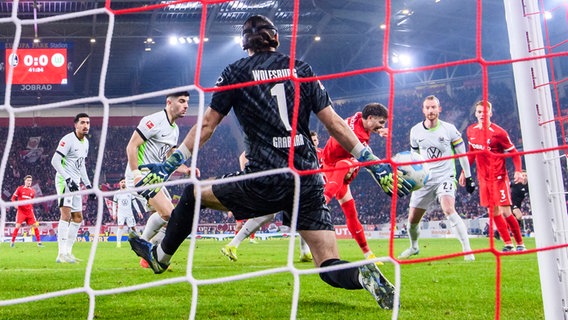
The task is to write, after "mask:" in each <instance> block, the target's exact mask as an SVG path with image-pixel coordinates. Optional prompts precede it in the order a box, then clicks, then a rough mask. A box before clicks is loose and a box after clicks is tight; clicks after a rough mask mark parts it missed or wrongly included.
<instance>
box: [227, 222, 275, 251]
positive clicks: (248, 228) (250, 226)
mask: <svg viewBox="0 0 568 320" xmlns="http://www.w3.org/2000/svg"><path fill="white" fill-rule="evenodd" d="M274 216H275V214H269V215H266V216H262V217H256V218H252V219H248V220H247V222H245V224H244V225H243V227H242V228H241V230H239V232H238V233H237V235H236V236H235V237H234V238H233V240H231V242H229V244H228V245H229V246H234V247H237V248H238V247H239V245H240V244H241V242H243V240H244V239H245V238H246V237H248V236H250V235H251V233H253V232H256V231H257V230H258V229H260V227H262V226H263V225H264V224H265V223H267V222H269V221H271V220H272V219H274Z"/></svg>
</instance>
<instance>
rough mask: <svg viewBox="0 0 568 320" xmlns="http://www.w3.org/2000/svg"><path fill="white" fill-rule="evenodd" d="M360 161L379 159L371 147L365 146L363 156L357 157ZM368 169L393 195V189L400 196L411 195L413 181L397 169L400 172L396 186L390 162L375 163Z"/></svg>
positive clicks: (383, 187) (390, 194)
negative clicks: (404, 176)
mask: <svg viewBox="0 0 568 320" xmlns="http://www.w3.org/2000/svg"><path fill="white" fill-rule="evenodd" d="M357 160H358V161H359V162H367V161H376V160H379V158H377V156H375V155H374V154H373V153H372V152H371V150H370V149H369V148H367V147H366V148H365V149H364V150H363V152H361V156H360V157H359V159H357ZM366 169H367V171H369V173H370V174H371V176H372V177H373V179H375V182H376V183H377V184H378V185H379V186H380V187H381V189H383V191H384V192H385V193H386V194H388V195H389V196H392V194H393V191H394V190H397V194H398V196H399V197H402V196H406V195H409V194H410V192H411V191H412V189H413V187H414V185H413V183H412V182H411V181H408V180H406V179H404V178H403V177H402V172H401V171H397V174H398V184H397V186H396V188H395V185H394V175H393V171H392V168H391V166H390V164H375V165H370V166H368V167H366Z"/></svg>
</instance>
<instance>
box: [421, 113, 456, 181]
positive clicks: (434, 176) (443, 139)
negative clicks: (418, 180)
mask: <svg viewBox="0 0 568 320" xmlns="http://www.w3.org/2000/svg"><path fill="white" fill-rule="evenodd" d="M463 143H464V142H463V139H462V136H461V133H460V132H459V131H458V129H456V127H455V126H454V125H453V124H450V123H448V122H445V121H442V120H439V119H438V125H437V126H436V127H434V128H430V129H429V128H426V127H425V126H424V122H420V123H418V124H416V125H415V126H414V127H412V129H410V148H412V150H413V151H416V152H419V153H420V155H421V156H422V157H424V159H436V158H442V157H449V156H452V155H454V148H455V147H457V146H458V145H460V144H463ZM426 165H427V166H428V168H429V169H430V178H429V180H428V183H427V184H437V183H440V182H442V181H444V180H447V179H448V178H454V179H455V178H456V164H455V161H454V160H442V161H436V162H428V163H427V164H426Z"/></svg>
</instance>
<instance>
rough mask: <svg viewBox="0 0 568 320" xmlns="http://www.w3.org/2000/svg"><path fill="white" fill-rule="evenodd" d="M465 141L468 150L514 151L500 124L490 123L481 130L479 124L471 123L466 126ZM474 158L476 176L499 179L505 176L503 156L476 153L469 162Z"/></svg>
mask: <svg viewBox="0 0 568 320" xmlns="http://www.w3.org/2000/svg"><path fill="white" fill-rule="evenodd" d="M467 140H468V141H467V142H468V144H469V150H470V151H481V150H486V148H487V150H489V151H490V152H491V153H496V154H503V153H506V152H511V151H515V145H513V143H512V142H511V139H510V138H509V134H507V132H506V131H505V130H504V129H503V128H501V127H500V126H498V125H496V124H494V123H491V124H490V125H489V129H488V130H483V129H482V127H481V126H480V125H479V124H477V123H476V124H472V125H470V126H469V127H468V128H467ZM472 160H475V162H476V167H477V176H478V178H479V179H482V178H483V179H485V180H501V179H503V177H505V176H507V168H506V166H505V161H506V158H505V157H499V156H493V155H491V154H489V155H487V154H477V155H472V156H470V163H472Z"/></svg>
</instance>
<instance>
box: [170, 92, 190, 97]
mask: <svg viewBox="0 0 568 320" xmlns="http://www.w3.org/2000/svg"><path fill="white" fill-rule="evenodd" d="M177 97H189V91H178V92H172V93H170V94H168V95H167V96H166V98H177Z"/></svg>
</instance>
